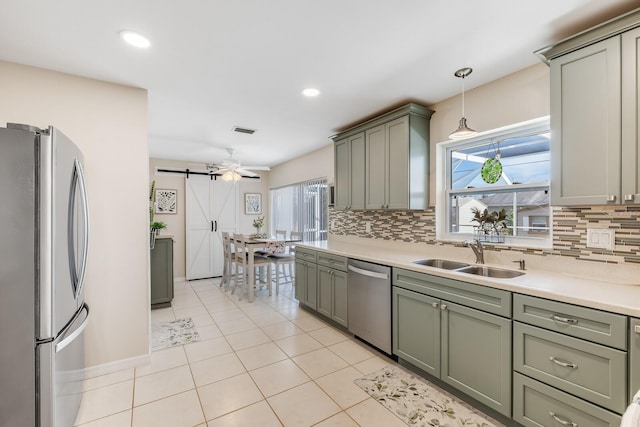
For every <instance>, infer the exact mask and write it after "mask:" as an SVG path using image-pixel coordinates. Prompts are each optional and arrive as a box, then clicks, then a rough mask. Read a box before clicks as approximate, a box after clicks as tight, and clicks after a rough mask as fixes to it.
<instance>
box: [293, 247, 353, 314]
mask: <svg viewBox="0 0 640 427" xmlns="http://www.w3.org/2000/svg"><path fill="white" fill-rule="evenodd" d="M346 270H347V258H346V257H343V256H338V255H333V254H330V253H325V252H322V251H313V250H310V249H307V248H296V292H295V295H296V299H297V300H298V301H300V302H301V303H302V304H304V305H305V306H307V307H308V308H311V309H313V310H315V311H317V312H318V313H320V314H322V315H323V316H326V317H328V318H329V319H332V320H334V321H335V322H337V323H339V324H340V325H342V326H348V325H347V272H346Z"/></svg>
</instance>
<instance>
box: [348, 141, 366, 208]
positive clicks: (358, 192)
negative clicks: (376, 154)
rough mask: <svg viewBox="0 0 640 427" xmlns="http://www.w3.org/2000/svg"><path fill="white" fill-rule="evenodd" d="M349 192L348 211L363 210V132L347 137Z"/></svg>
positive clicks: (364, 149)
mask: <svg viewBox="0 0 640 427" xmlns="http://www.w3.org/2000/svg"><path fill="white" fill-rule="evenodd" d="M349 150H350V155H349V159H350V165H349V166H350V175H349V179H350V181H351V191H350V202H349V209H364V206H365V201H364V195H365V193H364V192H365V183H364V181H365V167H364V165H365V151H366V147H365V137H364V132H360V133H359V134H357V135H353V136H351V137H349Z"/></svg>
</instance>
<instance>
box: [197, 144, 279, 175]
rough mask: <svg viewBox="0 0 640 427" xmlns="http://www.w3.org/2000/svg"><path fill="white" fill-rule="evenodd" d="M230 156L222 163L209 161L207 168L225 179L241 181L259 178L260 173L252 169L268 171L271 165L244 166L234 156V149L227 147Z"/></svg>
mask: <svg viewBox="0 0 640 427" xmlns="http://www.w3.org/2000/svg"><path fill="white" fill-rule="evenodd" d="M225 150H226V151H227V153H229V157H228V158H226V159H224V160H223V161H222V163H220V164H215V163H208V164H207V170H209V171H211V172H212V173H214V174H216V175H220V176H221V177H222V179H223V180H224V181H240V179H242V178H258V177H259V176H260V175H258V174H257V173H255V172H251V170H262V171H268V170H270V169H269V166H242V165H241V164H240V161H239V160H237V159H235V158H234V157H233V153H234V151H235V150H234V149H233V148H225Z"/></svg>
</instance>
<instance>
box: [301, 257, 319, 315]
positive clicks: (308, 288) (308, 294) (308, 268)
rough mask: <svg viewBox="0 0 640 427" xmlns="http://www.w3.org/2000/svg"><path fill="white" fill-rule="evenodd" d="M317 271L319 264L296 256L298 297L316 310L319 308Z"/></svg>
mask: <svg viewBox="0 0 640 427" xmlns="http://www.w3.org/2000/svg"><path fill="white" fill-rule="evenodd" d="M297 252H298V249H296V257H297ZM317 271H318V266H317V264H315V263H312V262H308V261H302V260H299V259H298V258H296V292H295V295H296V299H297V300H298V301H300V303H302V304H304V305H306V306H307V307H309V308H312V309H314V310H317V309H318V289H317Z"/></svg>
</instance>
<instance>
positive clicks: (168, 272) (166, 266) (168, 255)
mask: <svg viewBox="0 0 640 427" xmlns="http://www.w3.org/2000/svg"><path fill="white" fill-rule="evenodd" d="M172 299H173V239H156V243H155V246H154V248H153V249H152V250H151V305H152V306H153V308H160V307H168V306H170V305H171V300H172Z"/></svg>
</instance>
